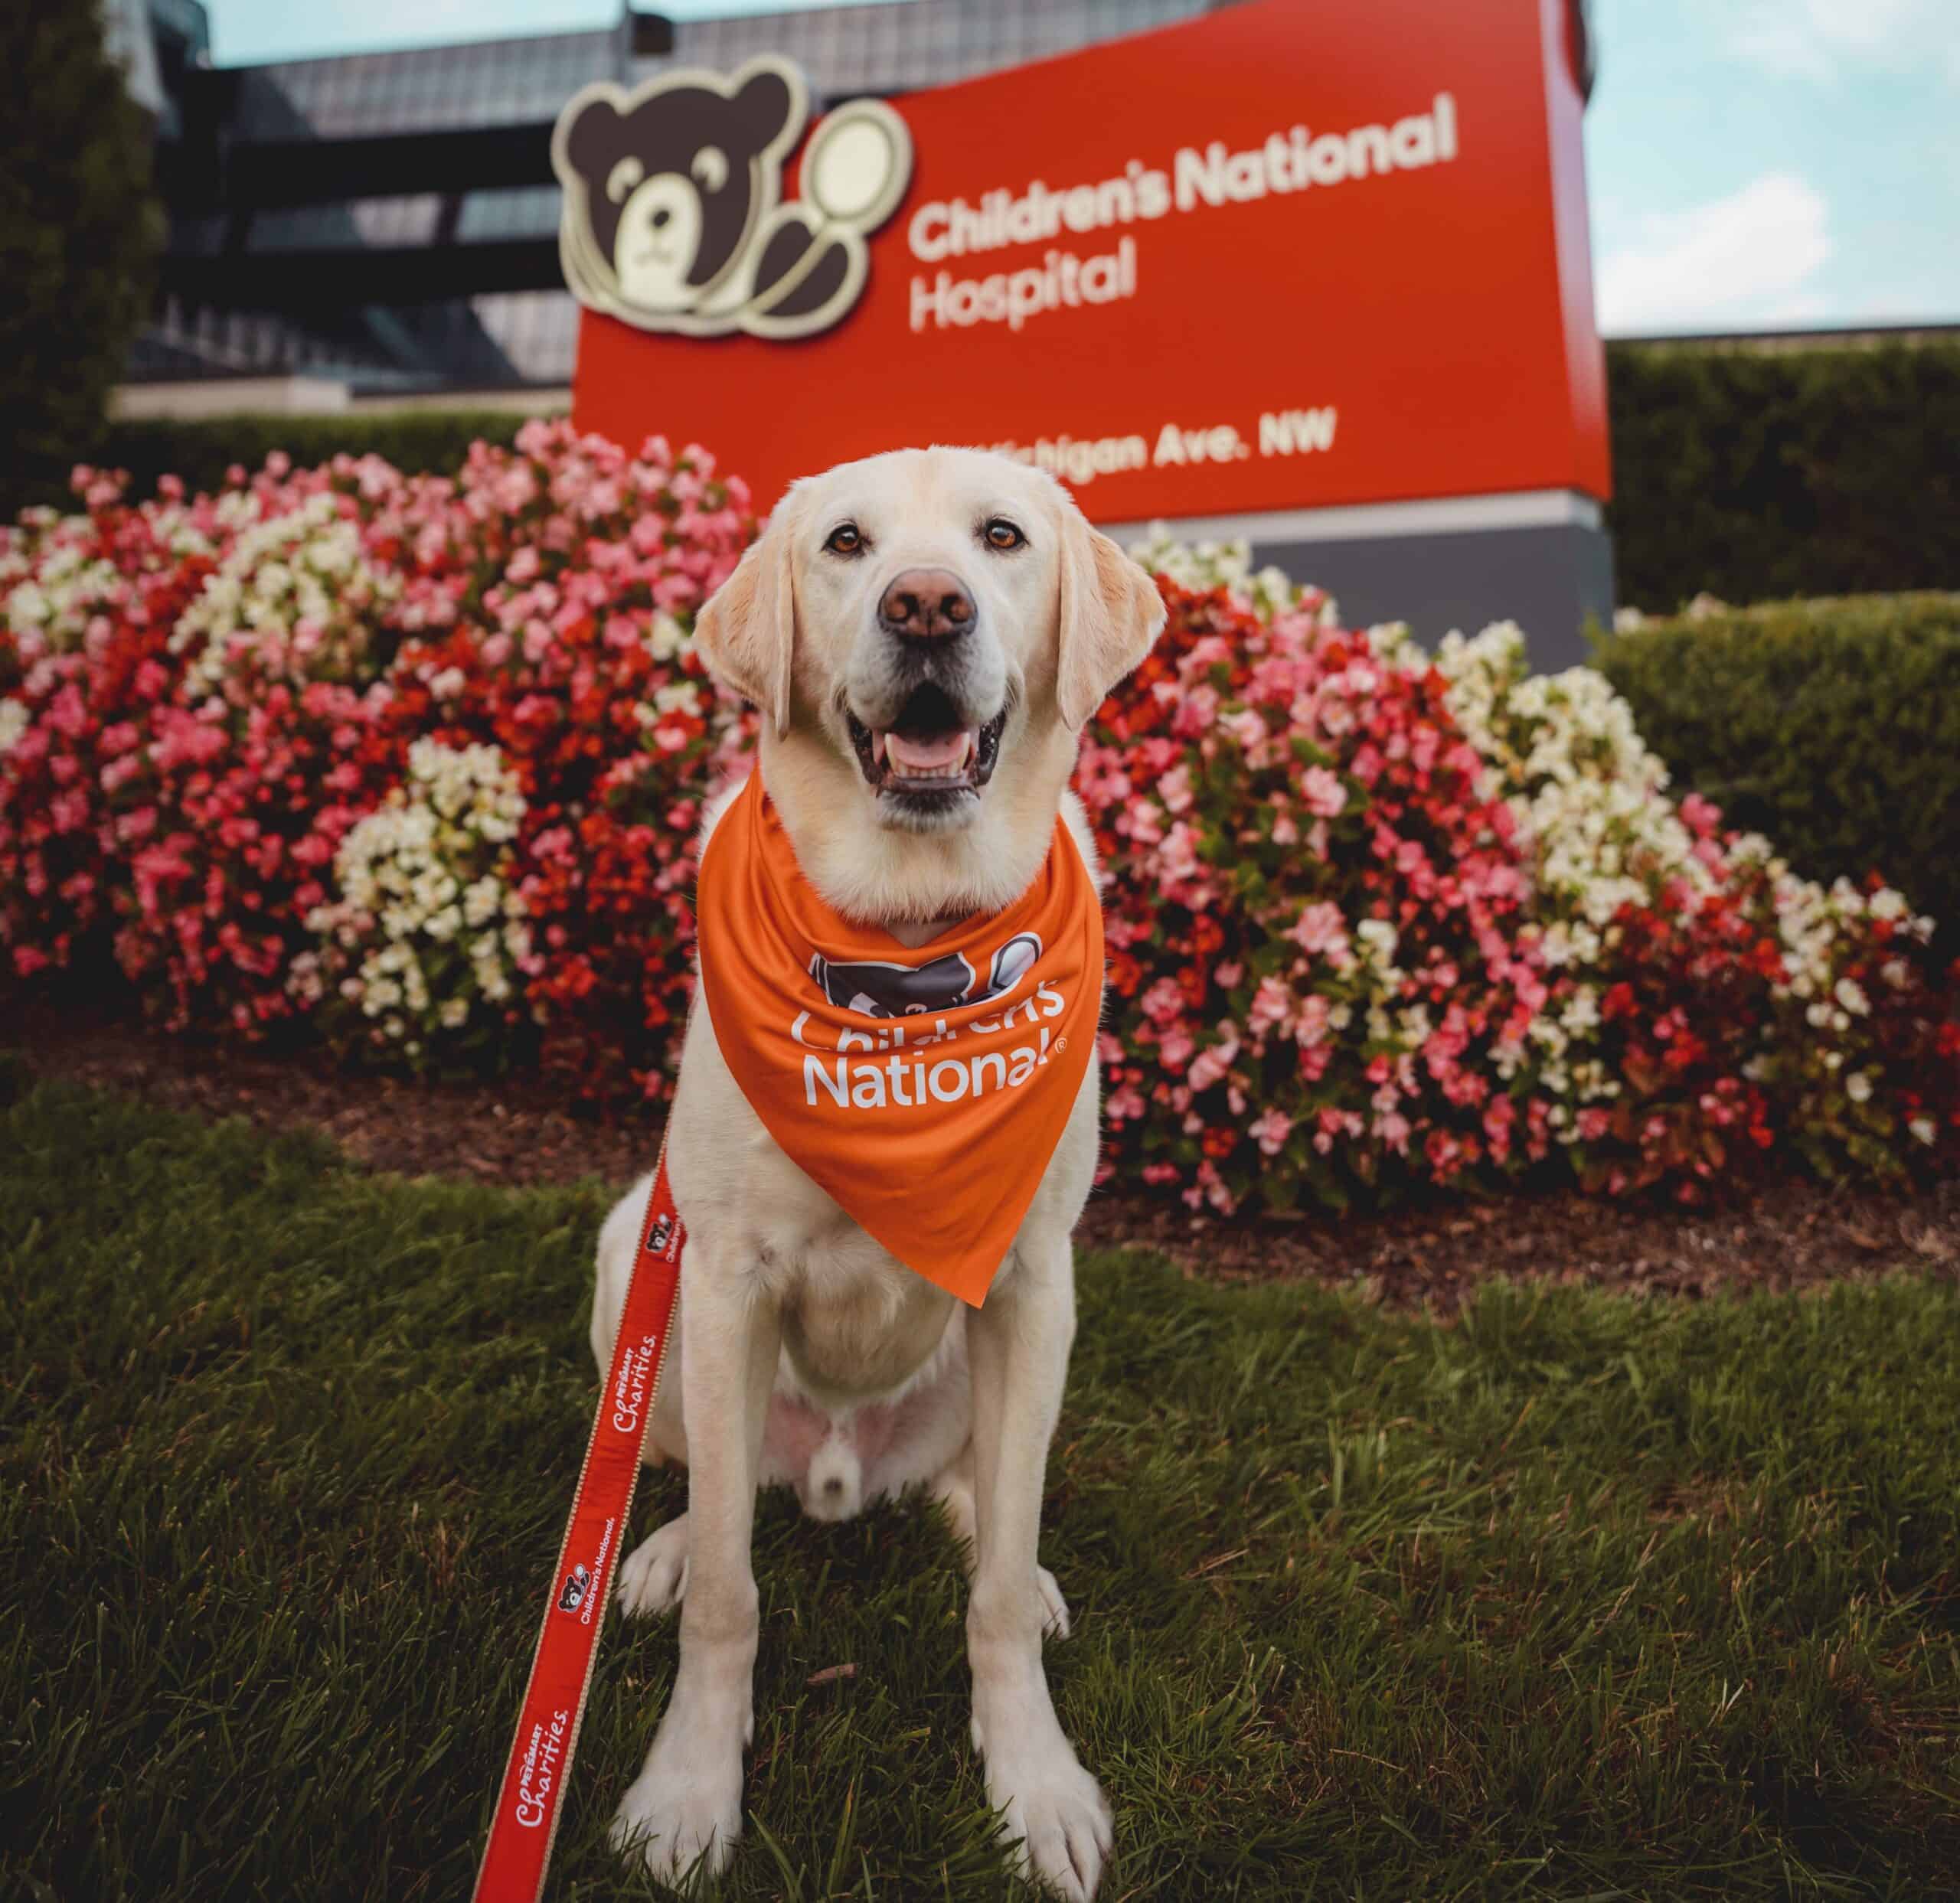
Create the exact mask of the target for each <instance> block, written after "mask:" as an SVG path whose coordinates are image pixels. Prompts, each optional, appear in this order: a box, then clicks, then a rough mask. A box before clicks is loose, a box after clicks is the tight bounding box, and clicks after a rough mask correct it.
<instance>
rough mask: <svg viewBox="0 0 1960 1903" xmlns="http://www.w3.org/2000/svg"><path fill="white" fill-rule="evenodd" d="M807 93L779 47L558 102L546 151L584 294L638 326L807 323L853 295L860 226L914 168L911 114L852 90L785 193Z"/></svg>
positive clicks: (566, 246) (840, 311)
mask: <svg viewBox="0 0 1960 1903" xmlns="http://www.w3.org/2000/svg"><path fill="white" fill-rule="evenodd" d="M809 110H810V106H809V93H808V88H807V87H805V84H804V82H803V78H802V74H801V73H799V72H798V71H797V70H796V69H795V67H793V66H791V65H790V64H789V63H788V62H787V61H786V60H780V59H777V58H775V57H763V58H759V59H754V60H750V61H748V63H747V64H746V65H743V66H742V67H739V68H738V69H737V70H736V71H735V72H733V73H730V74H729V75H727V77H723V76H722V75H721V74H720V73H709V72H702V71H697V70H682V71H676V72H669V73H658V74H657V75H655V77H653V78H652V79H650V80H647V81H646V82H645V83H644V84H642V85H640V86H638V87H635V88H634V89H633V90H632V91H631V92H630V93H629V92H625V91H622V90H621V89H620V88H619V87H617V86H615V85H612V83H609V82H602V83H599V84H597V85H595V86H588V87H585V88H584V89H583V90H582V91H580V92H579V93H575V94H574V95H573V96H572V98H571V99H570V100H569V101H568V102H567V104H566V106H565V109H564V110H563V113H560V115H559V117H558V123H557V128H556V129H555V130H554V132H553V134H552V138H551V162H552V165H553V167H554V168H555V170H556V171H557V175H558V178H559V181H560V183H561V184H563V187H564V188H565V197H564V209H563V217H562V220H561V222H560V227H559V236H558V251H559V256H560V260H561V261H562V262H563V266H564V271H565V281H566V282H567V284H569V285H570V287H571V289H573V292H575V293H576V294H577V297H578V299H579V300H580V302H581V303H583V304H585V305H587V306H589V307H590V308H592V309H593V310H596V311H603V312H606V313H607V314H608V315H611V316H613V317H616V318H621V319H622V320H623V321H624V322H627V323H629V324H632V325H638V326H639V328H641V329H642V330H649V331H680V332H682V333H683V334H684V335H688V336H692V337H714V336H720V335H725V334H726V333H727V332H729V331H749V332H750V334H751V335H754V336H757V337H769V338H787V337H804V336H808V335H809V334H810V333H812V331H821V330H824V329H825V328H828V326H830V325H832V324H835V322H837V321H838V318H840V317H841V316H842V315H844V312H846V311H848V310H849V309H850V308H851V305H853V304H854V303H855V302H857V296H858V293H859V292H861V290H862V289H863V288H864V274H865V272H866V270H867V268H868V254H867V251H866V249H865V244H864V238H865V234H866V233H867V232H871V231H874V230H877V227H879V226H880V225H881V224H884V221H885V220H887V218H889V217H890V216H891V214H892V213H893V211H895V210H897V206H898V201H899V200H900V198H901V197H903V196H904V193H905V188H906V185H907V184H909V183H910V181H911V177H912V139H911V135H910V133H909V132H907V131H906V126H905V122H904V121H903V119H900V117H899V116H898V115H897V113H894V112H893V110H892V109H891V108H890V106H887V105H885V104H884V103H883V102H882V101H880V100H851V101H849V102H848V103H846V104H844V105H842V106H838V108H837V109H836V110H835V111H834V112H831V113H828V114H827V115H826V116H825V117H824V118H823V119H822V120H820V121H819V122H818V124H817V126H815V129H813V130H812V132H811V134H810V138H809V142H808V146H807V147H806V149H805V152H804V155H803V164H802V189H803V197H801V198H792V199H787V200H786V199H785V198H784V197H783V195H782V168H783V165H784V162H785V161H786V159H787V158H789V155H790V154H791V153H792V152H794V151H795V149H796V145H797V143H798V142H799V140H800V139H802V135H803V129H804V126H805V123H806V122H807V121H808V117H809Z"/></svg>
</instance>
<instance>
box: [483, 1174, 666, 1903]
mask: <svg viewBox="0 0 1960 1903" xmlns="http://www.w3.org/2000/svg"><path fill="white" fill-rule="evenodd" d="M685 1240H686V1234H685V1232H684V1230H683V1229H681V1221H680V1218H679V1216H678V1215H677V1214H676V1213H675V1208H674V1197H673V1193H672V1192H671V1190H669V1189H668V1187H667V1151H666V1147H665V1145H664V1144H663V1145H662V1146H661V1153H660V1164H659V1167H658V1168H657V1169H656V1170H655V1172H654V1177H653V1188H652V1192H651V1193H649V1194H648V1197H647V1204H646V1219H645V1221H644V1222H642V1223H641V1225H640V1246H639V1254H638V1255H635V1257H634V1258H633V1270H632V1279H631V1280H630V1281H629V1282H628V1284H627V1285H626V1307H625V1310H624V1311H623V1312H622V1314H621V1315H620V1317H619V1339H618V1340H617V1341H616V1342H615V1343H613V1346H612V1368H611V1369H610V1371H609V1373H608V1374H607V1376H606V1386H605V1388H604V1389H603V1392H601V1393H600V1395H599V1413H598V1415H597V1417H596V1418H595V1419H594V1421H593V1424H592V1438H591V1439H590V1441H587V1442H586V1450H585V1464H584V1466H583V1467H581V1468H580V1471H579V1487H578V1491H577V1493H575V1494H574V1495H573V1497H572V1516H571V1518H570V1519H569V1520H568V1521H567V1523H566V1526H565V1541H564V1544H563V1546H561V1547H560V1549H558V1570H557V1572H555V1573H554V1574H553V1575H552V1577H551V1584H550V1590H549V1591H548V1593H547V1596H546V1598H545V1602H544V1624H542V1625H541V1627H539V1628H538V1634H537V1650H536V1651H535V1652H534V1653H533V1654H532V1655H531V1678H530V1680H529V1682H528V1683H527V1684H526V1686H524V1704H523V1706H522V1708H521V1710H520V1711H519V1712H518V1728H517V1733H516V1735H515V1736H514V1738H512V1739H511V1756H510V1762H509V1763H508V1764H507V1765H506V1766H505V1769H504V1783H503V1788H502V1789H501V1790H500V1791H498V1794H497V1810H496V1814H495V1817H493V1818H492V1820H491V1823H490V1841H489V1843H488V1844H486V1845H485V1846H484V1851H483V1862H482V1866H481V1867H480V1868H479V1869H478V1871H477V1873H476V1888H475V1890H474V1891H473V1892H472V1896H473V1898H475V1903H536V1899H537V1897H538V1895H540V1894H541V1892H542V1891H543V1889H544V1872H545V1869H546V1867H547V1865H549V1864H550V1861H551V1849H552V1846H553V1844H554V1843H555V1842H556V1840H557V1835H558V1817H559V1813H560V1810H561V1808H562V1807H563V1801H564V1795H565V1784H566V1782H567V1780H568V1779H569V1778H570V1776H571V1771H572V1757H573V1753H574V1752H575V1751H577V1749H578V1744H579V1727H580V1725H581V1724H582V1723H583V1722H584V1719H585V1703H586V1696H587V1694H588V1693H589V1692H590V1691H591V1689H592V1667H593V1660H595V1659H596V1657H597V1656H598V1652H599V1628H600V1627H602V1626H603V1625H604V1624H605V1623H606V1606H607V1604H608V1603H609V1601H610V1600H611V1598H612V1575H613V1574H614V1573H615V1572H616V1571H617V1569H618V1566H619V1546H620V1542H622V1540H623V1539H625V1538H626V1516H627V1515H628V1513H629V1512H630V1511H631V1510H632V1504H633V1487H634V1484H635V1482H636V1481H637V1480H639V1471H640V1448H641V1444H642V1442H643V1441H645V1438H646V1426H647V1422H648V1420H649V1419H650V1418H652V1414H653V1399H654V1396H655V1394H656V1393H657V1392H658V1391H659V1387H660V1370H661V1364H662V1363H664V1362H665V1360H666V1358H667V1343H668V1337H670V1335H671V1333H672V1332H673V1327H674V1305H675V1301H676V1300H677V1299H678V1297H679V1295H680V1293H681V1245H682V1244H683V1242H684V1241H685Z"/></svg>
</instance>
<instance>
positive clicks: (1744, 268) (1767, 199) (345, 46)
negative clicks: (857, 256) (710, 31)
mask: <svg viewBox="0 0 1960 1903" xmlns="http://www.w3.org/2000/svg"><path fill="white" fill-rule="evenodd" d="M803 3H804V4H816V5H821V4H823V0H803ZM1477 3H1478V0H1459V4H1468V5H1475V4H1477ZM798 4H799V0H665V4H664V5H662V6H661V8H660V9H659V10H660V11H664V12H665V13H667V14H668V15H670V16H671V17H674V18H688V17H689V16H691V15H692V16H700V15H727V14H730V13H737V12H753V11H781V10H783V9H785V8H787V7H789V6H793V5H798ZM972 4H975V5H985V4H986V0H972ZM207 5H209V8H210V11H211V25H212V38H213V42H214V44H213V52H214V56H215V57H216V58H217V60H218V62H219V63H220V64H224V65H234V64H248V63H250V62H252V61H255V60H271V59H292V58H298V57H304V56H305V55H307V54H319V53H352V52H369V51H378V50H380V49H381V48H383V47H391V46H407V45H416V44H429V43H430V42H433V41H444V40H460V39H489V38H496V37H498V36H500V35H501V34H518V33H541V32H549V31H557V30H563V29H567V28H580V27H590V26H599V25H604V24H607V23H608V22H609V21H612V20H614V19H616V18H618V17H619V4H618V0H207ZM1593 14H1594V20H1595V25H1596V31H1597V33H1598V36H1599V48H1600V62H1599V65H1600V70H1599V84H1598V87H1597V88H1596V90H1595V92H1594V93H1593V103H1592V106H1591V108H1590V109H1589V112H1588V113H1587V116H1586V167H1587V179H1588V186H1589V191H1590V194H1591V197H1592V205H1593V260H1594V271H1595V276H1596V283H1597V286H1598V292H1599V318H1600V325H1601V328H1602V329H1603V330H1604V331H1606V333H1607V335H1609V336H1626V335H1637V334H1639V333H1642V332H1647V333H1654V332H1668V331H1697V330H1743V329H1753V328H1776V327H1779V326H1790V327H1807V326H1811V325H1833V324H1860V323H1871V322H1916V321H1931V322H1960V0H1593Z"/></svg>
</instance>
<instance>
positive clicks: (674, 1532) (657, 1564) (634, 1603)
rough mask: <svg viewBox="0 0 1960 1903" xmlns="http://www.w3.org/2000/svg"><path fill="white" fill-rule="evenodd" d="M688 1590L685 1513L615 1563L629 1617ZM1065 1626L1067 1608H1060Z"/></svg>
mask: <svg viewBox="0 0 1960 1903" xmlns="http://www.w3.org/2000/svg"><path fill="white" fill-rule="evenodd" d="M687 1590H688V1516H687V1515H686V1514H685V1513H683V1514H681V1516H679V1517H678V1519H670V1520H669V1521H668V1523H667V1524H666V1525H665V1526H663V1527H661V1529H660V1530H659V1531H658V1533H650V1534H648V1536H647V1537H646V1538H645V1539H643V1540H642V1541H641V1542H640V1543H639V1546H636V1547H635V1548H634V1549H633V1550H632V1552H630V1553H629V1554H628V1555H626V1559H624V1560H623V1561H622V1562H621V1564H620V1567H619V1609H620V1611H622V1612H623V1613H625V1614H626V1617H628V1618H629V1619H641V1618H648V1617H652V1616H653V1615H654V1614H657V1613H661V1612H671V1611H673V1610H674V1608H675V1607H676V1606H678V1604H680V1603H681V1596H682V1595H684V1593H685V1592H686V1591H687ZM1062 1617H1063V1630H1065V1631H1066V1630H1067V1619H1068V1613H1067V1608H1063V1615H1062Z"/></svg>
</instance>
